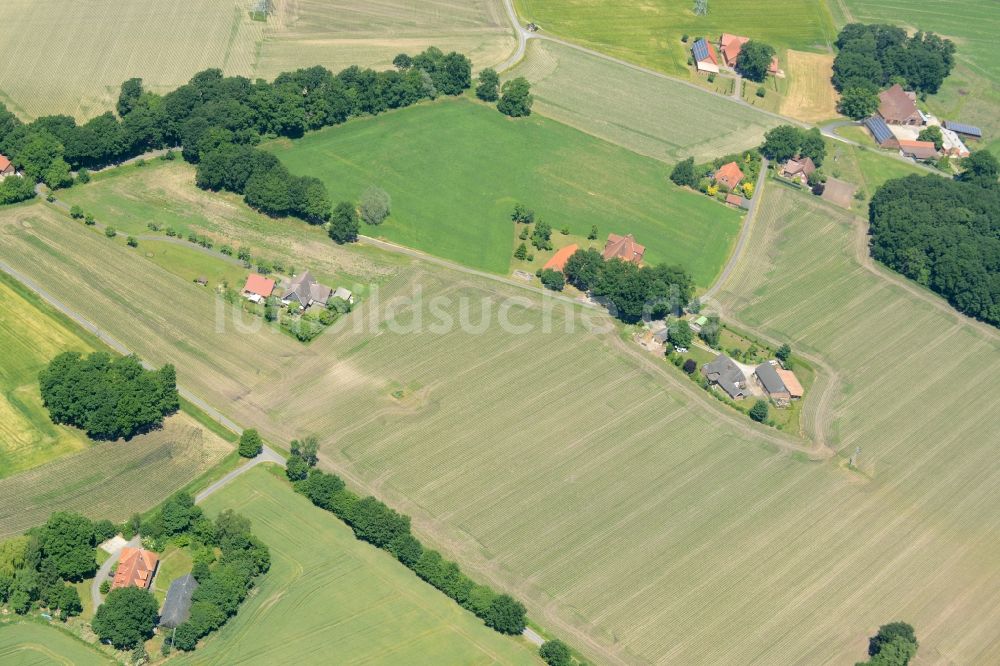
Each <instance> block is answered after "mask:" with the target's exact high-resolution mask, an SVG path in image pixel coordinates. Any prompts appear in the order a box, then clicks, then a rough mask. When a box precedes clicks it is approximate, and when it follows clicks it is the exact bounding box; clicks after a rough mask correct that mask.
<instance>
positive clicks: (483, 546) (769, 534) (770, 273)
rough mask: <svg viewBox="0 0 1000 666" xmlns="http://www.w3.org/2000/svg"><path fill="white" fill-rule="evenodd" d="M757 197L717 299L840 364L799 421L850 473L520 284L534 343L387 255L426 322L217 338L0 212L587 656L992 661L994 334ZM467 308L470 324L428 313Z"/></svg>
mask: <svg viewBox="0 0 1000 666" xmlns="http://www.w3.org/2000/svg"><path fill="white" fill-rule="evenodd" d="M765 196H766V198H765V200H764V202H763V203H764V204H766V209H765V210H764V211H762V218H761V220H759V222H760V224H759V226H758V227H756V228H755V233H754V236H753V237H752V238H751V243H750V246H749V248H750V249H749V254H748V257H749V259H748V263H747V264H746V265H745V268H744V269H743V272H741V273H740V274H738V275H735V276H734V277H733V278H732V281H731V282H730V285H740V290H739V292H738V293H726V294H723V299H724V302H725V304H726V305H727V308H728V309H729V311H730V312H733V313H736V314H737V315H738V316H739V318H740V319H741V320H743V321H744V322H745V324H749V325H760V326H761V327H762V328H764V330H766V331H769V332H772V333H773V334H776V335H778V334H780V336H781V339H789V340H791V341H792V345H793V347H794V348H797V349H800V350H807V351H811V352H812V353H813V354H816V355H820V356H821V357H822V358H823V359H826V360H827V361H828V363H829V364H830V365H831V366H832V367H833V369H834V370H836V371H837V372H838V374H839V379H840V382H839V383H838V384H837V385H836V391H835V392H833V393H831V394H830V398H829V399H828V400H823V401H821V403H822V404H817V403H813V404H812V405H811V406H810V405H809V404H807V407H808V408H809V409H810V410H811V411H812V412H814V413H815V412H816V411H822V416H823V417H824V418H820V417H819V416H815V415H814V417H813V418H810V419H809V420H808V422H809V423H814V422H818V423H821V424H823V423H829V422H830V420H831V419H832V421H833V427H832V428H830V429H829V433H828V439H829V440H830V441H831V443H833V444H834V445H835V446H836V447H837V448H838V449H839V450H840V451H843V452H845V453H846V452H849V451H853V449H854V447H856V446H858V445H861V446H862V457H861V468H862V471H863V474H856V473H852V472H849V471H847V470H846V469H844V468H843V460H842V459H840V458H835V459H834V460H832V461H828V462H809V460H808V457H807V456H804V455H802V454H801V453H797V452H795V451H796V448H795V446H794V445H795V442H794V441H793V440H790V439H789V438H788V436H786V435H784V434H782V433H778V432H776V431H772V430H764V429H758V428H754V427H752V426H751V425H750V423H749V421H747V420H746V419H744V418H741V417H739V415H736V414H734V413H733V412H732V411H731V410H728V409H727V408H725V407H724V406H721V405H720V404H719V403H717V402H716V401H714V400H710V399H709V398H707V397H706V396H705V395H704V394H703V393H702V392H700V391H699V390H697V389H696V388H694V387H692V385H691V384H690V383H689V382H686V381H681V380H679V379H677V378H676V376H675V375H672V374H670V373H661V372H659V369H660V364H661V363H662V362H661V361H658V360H656V359H654V358H652V357H649V356H646V355H643V354H639V353H637V352H635V350H633V349H632V348H631V347H628V346H626V345H625V343H623V342H621V339H620V338H619V337H618V335H617V333H612V334H609V335H600V334H593V333H586V332H583V331H580V330H577V331H576V332H572V333H566V332H565V330H564V325H565V319H566V318H567V317H568V314H567V313H566V311H564V310H562V309H561V308H562V306H558V307H557V308H556V311H555V312H554V313H553V314H552V319H551V320H550V321H551V324H550V329H549V331H548V332H546V330H545V329H544V328H543V322H544V319H543V307H542V304H541V303H540V302H539V301H538V300H537V299H536V298H535V297H533V296H532V297H530V298H528V299H527V302H526V303H524V305H522V306H515V307H513V308H511V309H509V310H508V311H507V314H506V316H507V317H508V318H509V319H510V321H511V322H512V323H515V324H531V325H533V326H534V330H533V331H531V332H528V333H525V332H516V331H514V330H505V327H503V326H499V325H498V323H497V322H498V317H499V314H498V308H496V304H497V303H498V299H500V298H501V297H502V296H504V295H510V294H523V293H525V292H521V291H516V290H513V288H510V289H508V288H507V287H504V286H501V285H496V284H492V283H487V282H484V281H482V280H480V279H477V278H470V277H465V276H461V275H459V274H457V273H453V272H450V271H442V270H439V269H436V268H421V267H418V266H411V267H403V268H401V269H400V270H399V272H398V273H397V274H396V275H395V276H394V277H393V278H392V279H391V280H389V281H387V282H386V283H384V284H383V285H382V289H381V291H380V294H379V296H378V303H379V304H381V306H384V305H386V304H387V303H388V301H389V300H390V299H391V298H392V297H412V296H413V295H414V294H415V292H416V291H417V290H420V291H421V292H422V293H423V294H424V295H425V296H426V297H428V298H429V297H431V296H442V297H447V298H449V299H450V301H448V302H439V303H438V304H437V306H434V305H431V304H429V303H428V304H427V306H426V307H425V309H421V310H420V311H421V312H422V317H423V320H422V323H421V326H420V330H419V331H417V332H415V331H406V330H405V326H406V325H407V324H409V323H412V322H413V318H412V317H410V316H409V314H408V313H406V312H405V308H404V311H403V312H402V313H401V315H400V316H399V318H398V319H397V323H396V324H395V325H394V324H391V323H389V322H387V321H386V320H385V316H386V314H385V311H384V310H383V309H381V307H380V308H379V309H376V308H375V307H374V301H375V300H376V299H375V297H372V298H371V299H369V300H368V301H366V302H365V303H364V304H363V305H362V307H360V308H359V309H358V310H356V311H355V312H353V313H352V314H351V315H350V316H349V317H347V318H345V319H344V320H343V321H344V326H343V328H340V329H333V330H330V331H327V333H325V334H324V335H322V336H321V337H320V338H318V339H317V340H316V341H314V342H313V343H312V344H311V345H308V346H301V345H291V344H289V343H288V341H287V339H285V338H283V337H282V336H272V335H270V334H269V333H267V332H266V331H259V332H256V333H254V332H249V331H248V332H243V333H238V332H236V331H234V330H232V328H231V327H227V328H226V329H225V330H222V331H220V330H218V329H216V328H215V326H214V316H213V315H214V312H213V306H212V304H211V302H210V298H209V297H208V296H207V295H206V294H205V293H204V292H203V291H198V290H197V288H195V287H193V286H191V287H190V288H189V285H188V284H186V283H183V281H181V280H180V279H179V278H176V277H174V276H172V275H170V274H169V273H166V272H164V271H161V269H159V268H157V267H156V266H155V265H152V264H151V263H150V262H145V261H144V260H143V259H142V258H141V257H139V256H136V254H135V253H129V252H128V251H127V250H126V248H123V247H121V246H119V245H117V244H112V243H107V242H105V241H106V239H103V238H101V237H99V236H98V235H97V234H95V233H92V232H89V231H88V230H86V229H84V228H83V227H81V226H76V225H68V224H67V223H66V222H65V221H64V220H63V219H62V218H60V217H56V216H53V217H52V218H51V219H50V218H48V217H47V216H46V215H45V214H44V212H45V210H46V209H45V208H44V205H42V204H36V205H32V206H27V207H21V208H18V209H14V210H12V211H7V212H5V214H4V217H3V218H0V234H2V235H3V240H4V242H3V243H0V259H3V260H4V261H8V262H15V261H17V262H20V263H21V264H22V265H23V266H26V267H28V268H27V269H28V270H31V267H32V266H33V267H34V269H35V273H36V274H37V278H38V279H39V280H40V281H42V282H43V286H45V287H46V288H49V289H51V290H53V291H54V292H55V293H56V295H57V296H58V297H60V298H63V299H65V300H66V301H67V302H70V303H72V304H73V306H74V307H76V308H78V309H80V310H81V311H83V312H84V313H85V314H87V316H88V317H91V318H93V319H94V321H96V322H99V324H100V325H101V326H102V327H104V328H107V329H108V330H109V331H111V332H112V333H114V334H115V335H116V336H117V337H119V338H120V339H122V340H123V341H125V342H126V343H127V344H130V345H133V346H135V347H136V348H137V349H138V351H140V352H141V353H142V354H143V355H144V356H146V357H148V358H149V359H150V360H152V361H154V362H156V363H161V362H163V361H165V360H171V361H173V362H174V363H175V364H177V366H178V372H179V376H180V379H181V381H182V382H183V383H185V384H186V385H187V386H189V387H191V388H192V389H193V390H195V391H196V392H197V393H199V394H200V395H202V397H204V398H206V399H207V400H209V402H211V403H213V404H215V405H218V406H221V407H223V408H225V409H226V411H227V412H228V413H229V415H230V416H231V417H232V418H234V419H235V420H237V421H238V422H240V423H241V424H244V425H247V426H251V425H252V426H257V427H259V428H260V429H261V430H262V432H263V433H264V434H265V436H266V437H268V438H270V439H271V440H272V441H275V442H279V443H281V442H287V441H288V440H289V439H291V438H292V437H295V436H299V435H302V434H308V433H316V434H317V435H319V436H320V438H321V441H322V451H323V456H324V460H323V464H324V465H328V466H332V467H333V468H334V469H337V470H338V471H339V472H340V473H342V474H344V475H345V476H346V477H348V478H349V479H350V480H351V482H352V483H353V484H355V486H356V487H358V488H359V489H362V490H364V491H369V492H376V493H377V494H378V495H379V496H380V497H382V498H383V499H385V500H386V501H388V502H389V503H390V504H392V505H393V506H395V507H397V508H399V509H401V510H403V511H405V512H407V513H409V514H411V515H412V516H413V517H414V521H415V529H416V531H417V533H418V534H420V536H421V537H422V538H424V539H426V540H427V541H428V542H429V543H431V544H433V545H434V546H437V547H440V548H443V549H445V550H446V551H447V552H449V554H451V555H453V556H455V557H458V558H459V559H461V560H462V562H463V563H464V564H465V565H466V566H468V567H469V568H470V570H473V571H476V572H477V574H476V575H477V576H481V577H483V578H484V579H488V580H490V581H492V582H493V583H495V584H497V585H498V586H501V587H504V588H506V589H509V590H511V591H514V592H516V593H517V594H519V595H521V596H522V597H523V598H524V599H525V600H526V601H527V602H528V604H529V607H530V611H531V613H532V615H533V617H535V618H536V619H537V620H538V621H540V622H541V623H542V624H543V625H544V626H546V627H549V628H551V629H552V630H553V631H555V632H557V633H560V634H562V635H565V636H566V637H567V638H568V639H569V640H571V641H572V642H573V643H574V644H575V645H578V646H580V647H581V648H583V649H584V650H586V651H587V652H588V654H590V655H591V656H592V657H594V658H595V659H597V660H599V661H602V662H609V661H610V662H615V661H626V662H633V661H649V662H655V663H692V662H705V661H708V662H712V663H748V662H752V661H757V662H760V663H817V662H818V663H845V662H846V663H851V660H854V661H857V660H859V659H861V658H862V655H863V654H864V650H865V645H866V637H867V636H868V635H870V634H871V633H872V632H873V631H874V629H875V628H876V627H877V626H878V625H879V624H881V623H884V622H886V621H888V620H891V619H896V618H900V617H902V618H905V619H907V620H908V621H911V622H912V623H913V624H914V625H915V626H916V627H917V629H918V634H919V635H920V638H921V644H922V647H921V655H922V658H927V659H929V660H930V661H931V662H932V663H934V662H945V661H948V660H950V661H953V662H956V663H977V662H978V663H989V662H992V661H996V659H997V658H998V657H1000V641H998V640H997V638H996V636H995V632H994V631H993V627H995V626H996V623H997V621H998V620H1000V618H998V617H997V614H998V613H1000V610H998V609H1000V605H998V604H997V603H996V598H995V594H994V591H995V590H996V589H1000V587H998V586H1000V573H998V572H997V571H996V568H995V567H994V566H992V561H993V558H992V554H993V553H995V552H996V550H997V548H998V547H1000V543H998V541H1000V537H998V536H997V535H998V534H1000V529H998V527H1000V526H998V525H997V524H996V523H997V522H998V520H1000V518H998V516H1000V511H997V510H996V509H997V507H995V506H994V504H995V493H994V492H993V489H994V488H995V487H996V484H997V482H1000V469H998V468H997V465H996V463H995V460H994V451H993V445H992V442H991V440H990V437H991V433H995V432H997V431H998V429H1000V423H998V422H997V418H1000V417H998V416H997V414H998V413H1000V412H998V411H997V410H996V409H994V408H993V407H994V406H995V404H994V403H995V400H994V399H993V398H991V396H990V394H989V393H988V392H987V391H978V392H977V391H974V390H970V389H969V387H970V386H971V387H976V386H988V382H989V378H990V377H992V376H993V375H994V374H995V372H996V369H995V368H994V367H992V365H990V362H989V359H994V358H997V351H998V345H997V342H996V340H995V337H994V338H989V337H986V336H985V335H984V334H983V333H981V332H980V331H979V329H976V328H972V327H970V326H969V325H968V324H965V323H962V322H961V321H960V320H959V319H957V318H956V316H955V315H954V314H952V313H951V311H950V310H949V309H948V308H947V307H946V306H943V304H942V303H941V302H940V300H939V299H936V298H934V297H930V296H926V295H925V294H924V293H923V292H913V293H911V292H910V291H907V290H906V288H905V287H906V285H905V284H904V286H896V285H895V284H894V283H891V282H888V281H886V280H885V279H884V278H882V277H880V276H878V275H873V274H872V273H870V272H868V271H866V270H865V269H864V268H862V267H861V266H859V265H858V264H857V262H856V259H855V256H856V255H855V254H854V252H855V246H854V245H853V238H854V237H853V236H852V235H851V228H850V226H849V224H848V222H849V219H850V218H849V217H847V216H846V214H845V213H843V212H842V211H839V210H837V209H835V208H827V207H823V208H817V209H814V208H812V206H822V205H823V204H821V203H819V202H815V201H814V200H812V199H810V198H801V199H800V198H798V197H797V196H796V195H795V194H794V193H787V192H785V191H784V190H779V189H778V188H771V189H770V191H769V192H767V193H766V194H765ZM772 197H773V198H774V200H773V201H772ZM789 197H792V198H789ZM12 213H15V214H17V215H22V216H23V215H25V214H28V213H30V214H31V215H33V216H34V218H33V219H32V227H30V229H28V228H25V227H23V226H19V225H18V223H17V220H16V219H12V216H11V214H12ZM94 266H99V267H100V268H94ZM72 275H78V279H77V280H76V285H75V286H74V287H73V288H65V287H62V286H61V284H62V283H63V282H64V279H63V278H64V276H72ZM130 275H141V276H142V278H143V279H141V280H136V279H129V278H128V276H130ZM98 278H100V279H101V280H104V281H106V282H105V283H106V284H115V285H117V286H116V289H115V290H113V291H112V290H107V289H104V290H102V289H100V288H95V287H93V286H91V285H92V284H93V283H95V282H97V281H99V280H98ZM730 288H731V289H735V288H736V286H731V287H730ZM192 290H193V291H192ZM914 294H916V295H914ZM484 298H488V299H492V300H493V303H494V306H495V307H494V309H493V310H492V311H491V318H490V320H489V322H488V323H487V324H486V325H481V322H482V317H481V316H480V312H481V311H480V308H481V305H480V304H481V303H482V300H483V299H484ZM463 303H465V306H464V307H465V314H464V317H465V321H466V322H468V325H467V326H466V329H469V328H473V327H475V325H476V324H480V325H481V330H480V332H479V333H476V332H474V331H469V330H467V331H466V332H463V331H462V330H456V327H455V326H451V327H449V326H446V325H443V324H440V319H439V316H440V314H441V313H444V314H446V315H448V316H450V317H451V318H452V321H453V322H458V321H459V320H460V318H461V317H462V316H463V315H462V308H463V305H462V304H463ZM400 307H402V306H399V305H397V308H396V309H397V310H398V309H399V308H400ZM126 308H127V311H128V312H129V313H130V316H129V317H128V318H125V317H121V316H118V313H120V312H124V311H126ZM164 313H167V314H164ZM432 324H437V326H434V327H432ZM400 327H404V328H402V329H401V328H400ZM993 335H994V336H995V333H994V334H993ZM247 359H252V361H248V360H247ZM943 359H947V360H948V363H947V364H943V363H942V360H943ZM984 359H986V361H984ZM821 383H822V382H821ZM818 390H819V389H817V391H818ZM819 397H820V396H819V395H817V400H818V398H819ZM824 431H826V429H825V428H824Z"/></svg>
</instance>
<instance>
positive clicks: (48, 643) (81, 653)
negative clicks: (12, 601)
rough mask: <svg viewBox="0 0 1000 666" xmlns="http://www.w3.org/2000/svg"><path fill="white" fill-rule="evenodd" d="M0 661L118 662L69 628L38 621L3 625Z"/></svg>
mask: <svg viewBox="0 0 1000 666" xmlns="http://www.w3.org/2000/svg"><path fill="white" fill-rule="evenodd" d="M0 662H2V663H4V664H5V665H6V666H48V665H49V664H73V665H74V666H106V665H109V664H114V663H116V662H115V661H114V660H113V659H111V658H110V657H106V656H104V655H102V654H101V653H100V652H98V651H97V650H96V649H95V648H94V647H92V646H90V645H88V644H86V643H84V642H83V641H82V640H80V639H79V638H77V637H75V636H72V635H70V634H69V632H68V631H65V630H62V629H58V628H56V627H51V626H45V625H43V624H41V623H36V622H11V623H5V624H0Z"/></svg>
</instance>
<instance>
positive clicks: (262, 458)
mask: <svg viewBox="0 0 1000 666" xmlns="http://www.w3.org/2000/svg"><path fill="white" fill-rule="evenodd" d="M266 462H270V463H275V464H277V465H281V466H282V467H284V465H285V458H284V456H282V455H281V454H279V453H277V452H276V451H274V449H271V448H269V447H267V446H265V447H264V450H263V451H261V452H260V455H258V456H257V457H256V458H251V459H250V460H248V461H246V462H245V463H243V464H242V465H240V466H239V467H237V468H236V469H234V470H233V471H232V472H229V473H228V474H226V475H225V476H224V477H222V478H221V479H219V480H218V481H216V482H214V483H212V484H211V485H210V486H208V487H207V488H205V489H204V490H202V491H201V492H200V493H198V494H197V495H195V496H194V501H195V503H196V504H197V503H200V502H201V501H202V500H204V499H205V498H206V497H208V496H209V495H211V494H212V493H214V492H215V491H217V490H219V489H220V488H222V487H224V486H226V485H227V484H229V482H230V481H232V480H233V479H235V478H236V477H238V476H239V475H240V474H243V473H245V472H248V471H249V470H251V469H253V468H254V467H256V466H257V465H259V464H261V463H266Z"/></svg>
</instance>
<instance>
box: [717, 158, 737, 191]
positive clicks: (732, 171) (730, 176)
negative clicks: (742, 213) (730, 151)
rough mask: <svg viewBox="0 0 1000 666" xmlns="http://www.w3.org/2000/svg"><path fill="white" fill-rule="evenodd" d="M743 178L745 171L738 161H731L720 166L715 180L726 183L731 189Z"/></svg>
mask: <svg viewBox="0 0 1000 666" xmlns="http://www.w3.org/2000/svg"><path fill="white" fill-rule="evenodd" d="M741 180H743V172H742V171H740V167H739V165H737V164H736V162H729V163H728V164H723V165H722V166H721V167H719V170H718V171H716V172H715V182H717V183H724V184H725V186H726V187H728V188H729V189H734V188H735V187H736V186H737V185H739V184H740V181H741Z"/></svg>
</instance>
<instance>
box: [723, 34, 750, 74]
mask: <svg viewBox="0 0 1000 666" xmlns="http://www.w3.org/2000/svg"><path fill="white" fill-rule="evenodd" d="M749 41H750V38H749V37H743V36H741V35H730V34H729V33H728V32H724V33H722V36H721V37H719V44H720V45H721V46H722V57H723V58H725V59H726V64H727V65H729V66H730V67H732V66H733V65H735V64H736V58H738V57H739V55H740V51H742V50H743V45H744V44H746V43H747V42H749Z"/></svg>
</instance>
